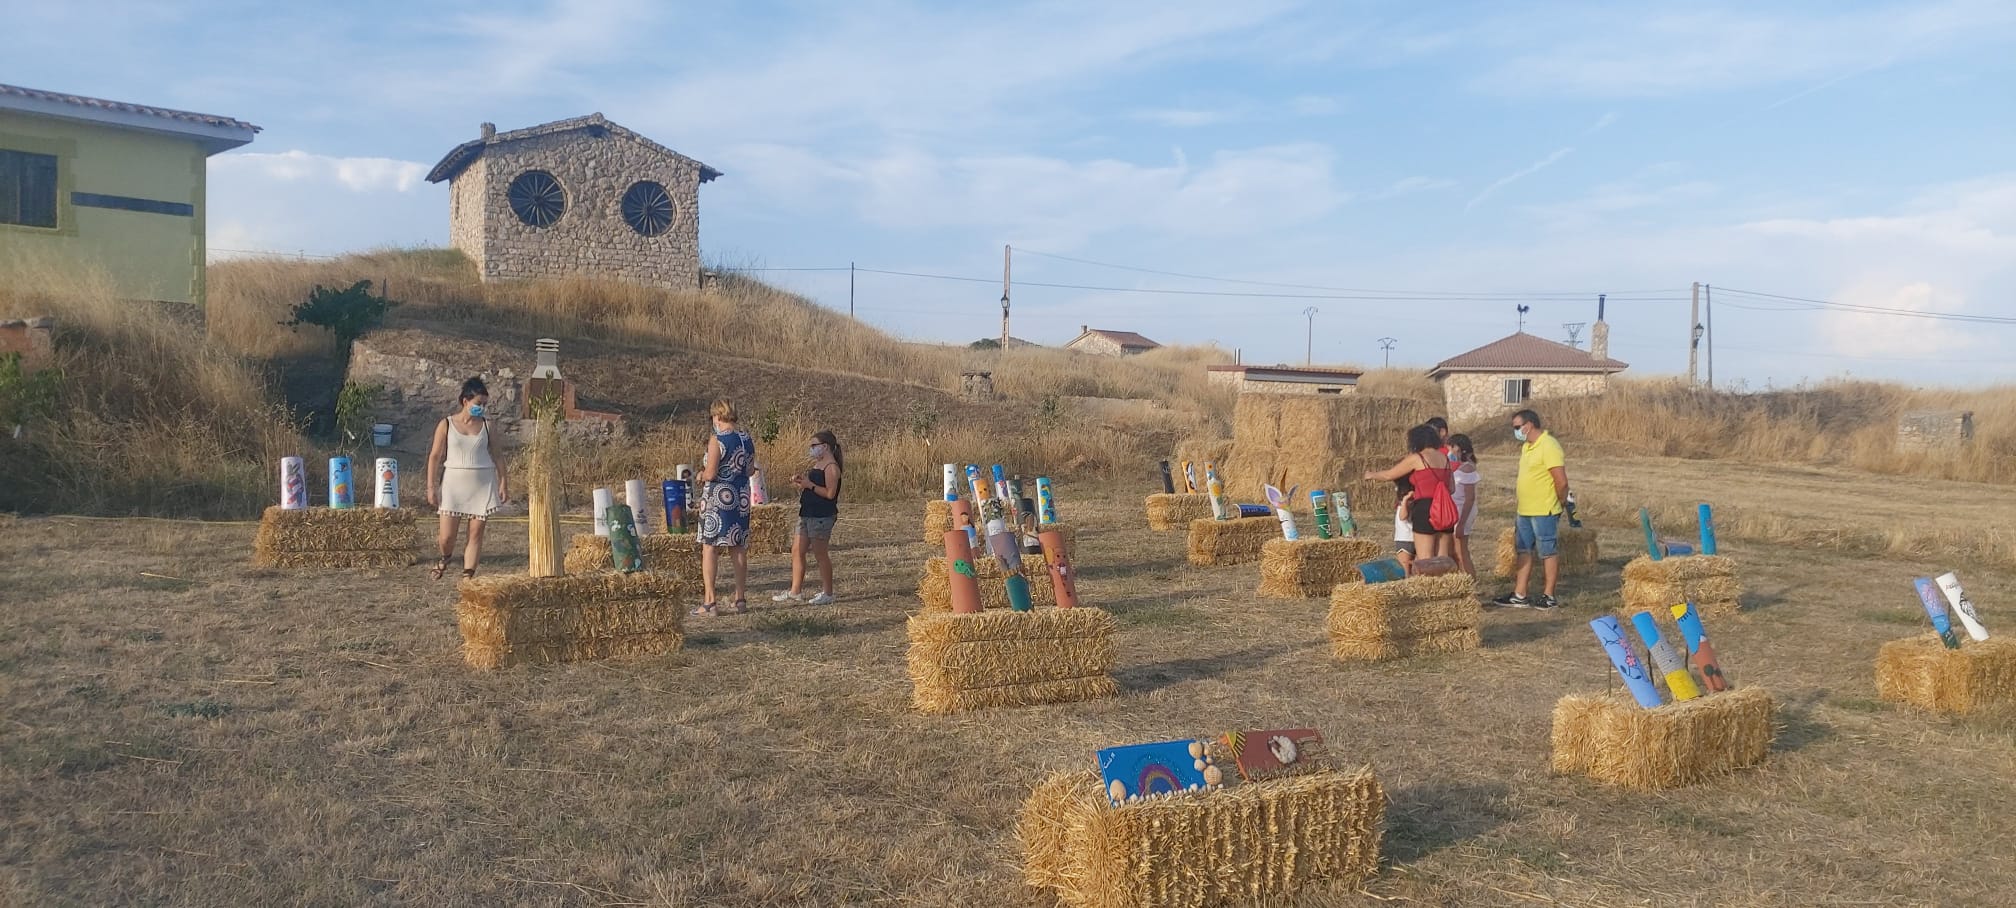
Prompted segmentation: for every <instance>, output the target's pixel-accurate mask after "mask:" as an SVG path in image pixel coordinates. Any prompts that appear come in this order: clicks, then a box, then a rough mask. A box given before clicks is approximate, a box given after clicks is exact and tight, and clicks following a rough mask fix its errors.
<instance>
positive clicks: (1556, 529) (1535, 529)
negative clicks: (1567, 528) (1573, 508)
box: [1512, 514, 1561, 558]
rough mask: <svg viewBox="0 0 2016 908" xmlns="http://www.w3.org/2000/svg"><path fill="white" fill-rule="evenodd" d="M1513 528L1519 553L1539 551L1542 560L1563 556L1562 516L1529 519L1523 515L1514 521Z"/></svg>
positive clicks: (1553, 515)
mask: <svg viewBox="0 0 2016 908" xmlns="http://www.w3.org/2000/svg"><path fill="white" fill-rule="evenodd" d="M1512 526H1513V528H1514V532H1513V535H1514V536H1515V537H1516V541H1515V544H1516V546H1517V548H1518V550H1519V551H1521V552H1533V551H1536V550H1537V551H1538V553H1539V555H1540V557H1542V558H1552V557H1554V556H1556V555H1559V554H1561V546H1560V543H1561V538H1560V532H1561V515H1559V514H1549V515H1547V516H1545V517H1527V516H1525V515H1523V514H1522V515H1520V516H1518V517H1515V518H1513V519H1512Z"/></svg>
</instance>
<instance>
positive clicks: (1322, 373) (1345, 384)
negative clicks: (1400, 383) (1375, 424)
mask: <svg viewBox="0 0 2016 908" xmlns="http://www.w3.org/2000/svg"><path fill="white" fill-rule="evenodd" d="M1207 370H1208V371H1209V373H1210V378H1211V383H1212V384H1214V385H1228V386H1230V387H1231V388H1233V389H1234V390H1236V391H1238V392H1239V393H1241V394H1356V393H1358V377H1359V376H1360V375H1362V374H1363V373H1360V372H1351V371H1346V370H1342V369H1311V368H1307V367H1296V366H1245V365H1239V366H1209V367H1207Z"/></svg>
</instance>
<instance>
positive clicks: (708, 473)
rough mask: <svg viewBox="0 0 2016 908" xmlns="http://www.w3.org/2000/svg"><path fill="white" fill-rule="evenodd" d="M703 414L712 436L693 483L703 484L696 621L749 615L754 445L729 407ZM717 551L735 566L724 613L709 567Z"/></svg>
mask: <svg viewBox="0 0 2016 908" xmlns="http://www.w3.org/2000/svg"><path fill="white" fill-rule="evenodd" d="M708 412H709V415H710V418H711V421H712V423H713V428H714V435H713V437H711V438H709V439H707V463H706V465H705V466H703V467H701V468H700V475H698V476H696V477H694V479H695V480H696V481H698V482H701V483H704V484H705V492H704V493H703V497H702V498H701V500H700V583H701V586H702V587H704V588H705V591H706V598H705V601H703V602H702V603H701V604H700V605H699V606H698V607H696V608H694V609H693V610H692V612H691V613H690V614H692V615H693V616H694V617H696V618H712V617H715V616H716V615H719V614H722V613H723V612H725V613H727V614H730V615H740V614H742V613H743V612H746V611H748V610H749V602H748V598H747V597H748V591H749V545H748V544H749V504H750V503H749V470H750V468H751V466H752V464H753V463H754V461H755V456H756V440H755V439H753V438H750V437H749V433H747V432H744V431H742V429H741V428H740V427H739V426H738V424H737V421H736V416H735V405H734V404H733V403H730V402H728V401H726V400H717V401H715V402H714V406H713V407H711V408H709V410H708ZM722 549H727V550H728V555H729V557H730V558H731V559H733V560H734V562H735V601H734V604H732V605H729V606H727V607H726V608H723V607H721V606H720V605H719V604H718V603H716V601H715V598H714V565H715V564H716V563H717V561H718V559H719V557H720V555H719V552H720V551H721V550H722Z"/></svg>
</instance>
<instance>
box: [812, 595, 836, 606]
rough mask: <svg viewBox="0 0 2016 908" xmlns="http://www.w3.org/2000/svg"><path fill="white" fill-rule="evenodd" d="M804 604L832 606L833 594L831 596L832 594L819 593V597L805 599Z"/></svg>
mask: <svg viewBox="0 0 2016 908" xmlns="http://www.w3.org/2000/svg"><path fill="white" fill-rule="evenodd" d="M805 604H806V605H832V604H833V594H832V593H820V594H819V595H817V596H813V597H812V598H810V599H807V600H805Z"/></svg>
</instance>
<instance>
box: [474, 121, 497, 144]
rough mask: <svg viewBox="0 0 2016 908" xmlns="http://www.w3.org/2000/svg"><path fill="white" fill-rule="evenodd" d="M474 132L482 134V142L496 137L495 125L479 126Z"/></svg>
mask: <svg viewBox="0 0 2016 908" xmlns="http://www.w3.org/2000/svg"><path fill="white" fill-rule="evenodd" d="M476 131H477V132H478V133H481V134H482V136H483V141H485V142H488V141H490V140H491V139H494V138H496V137H497V124H495V123H485V124H483V125H481V126H478V127H476Z"/></svg>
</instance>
